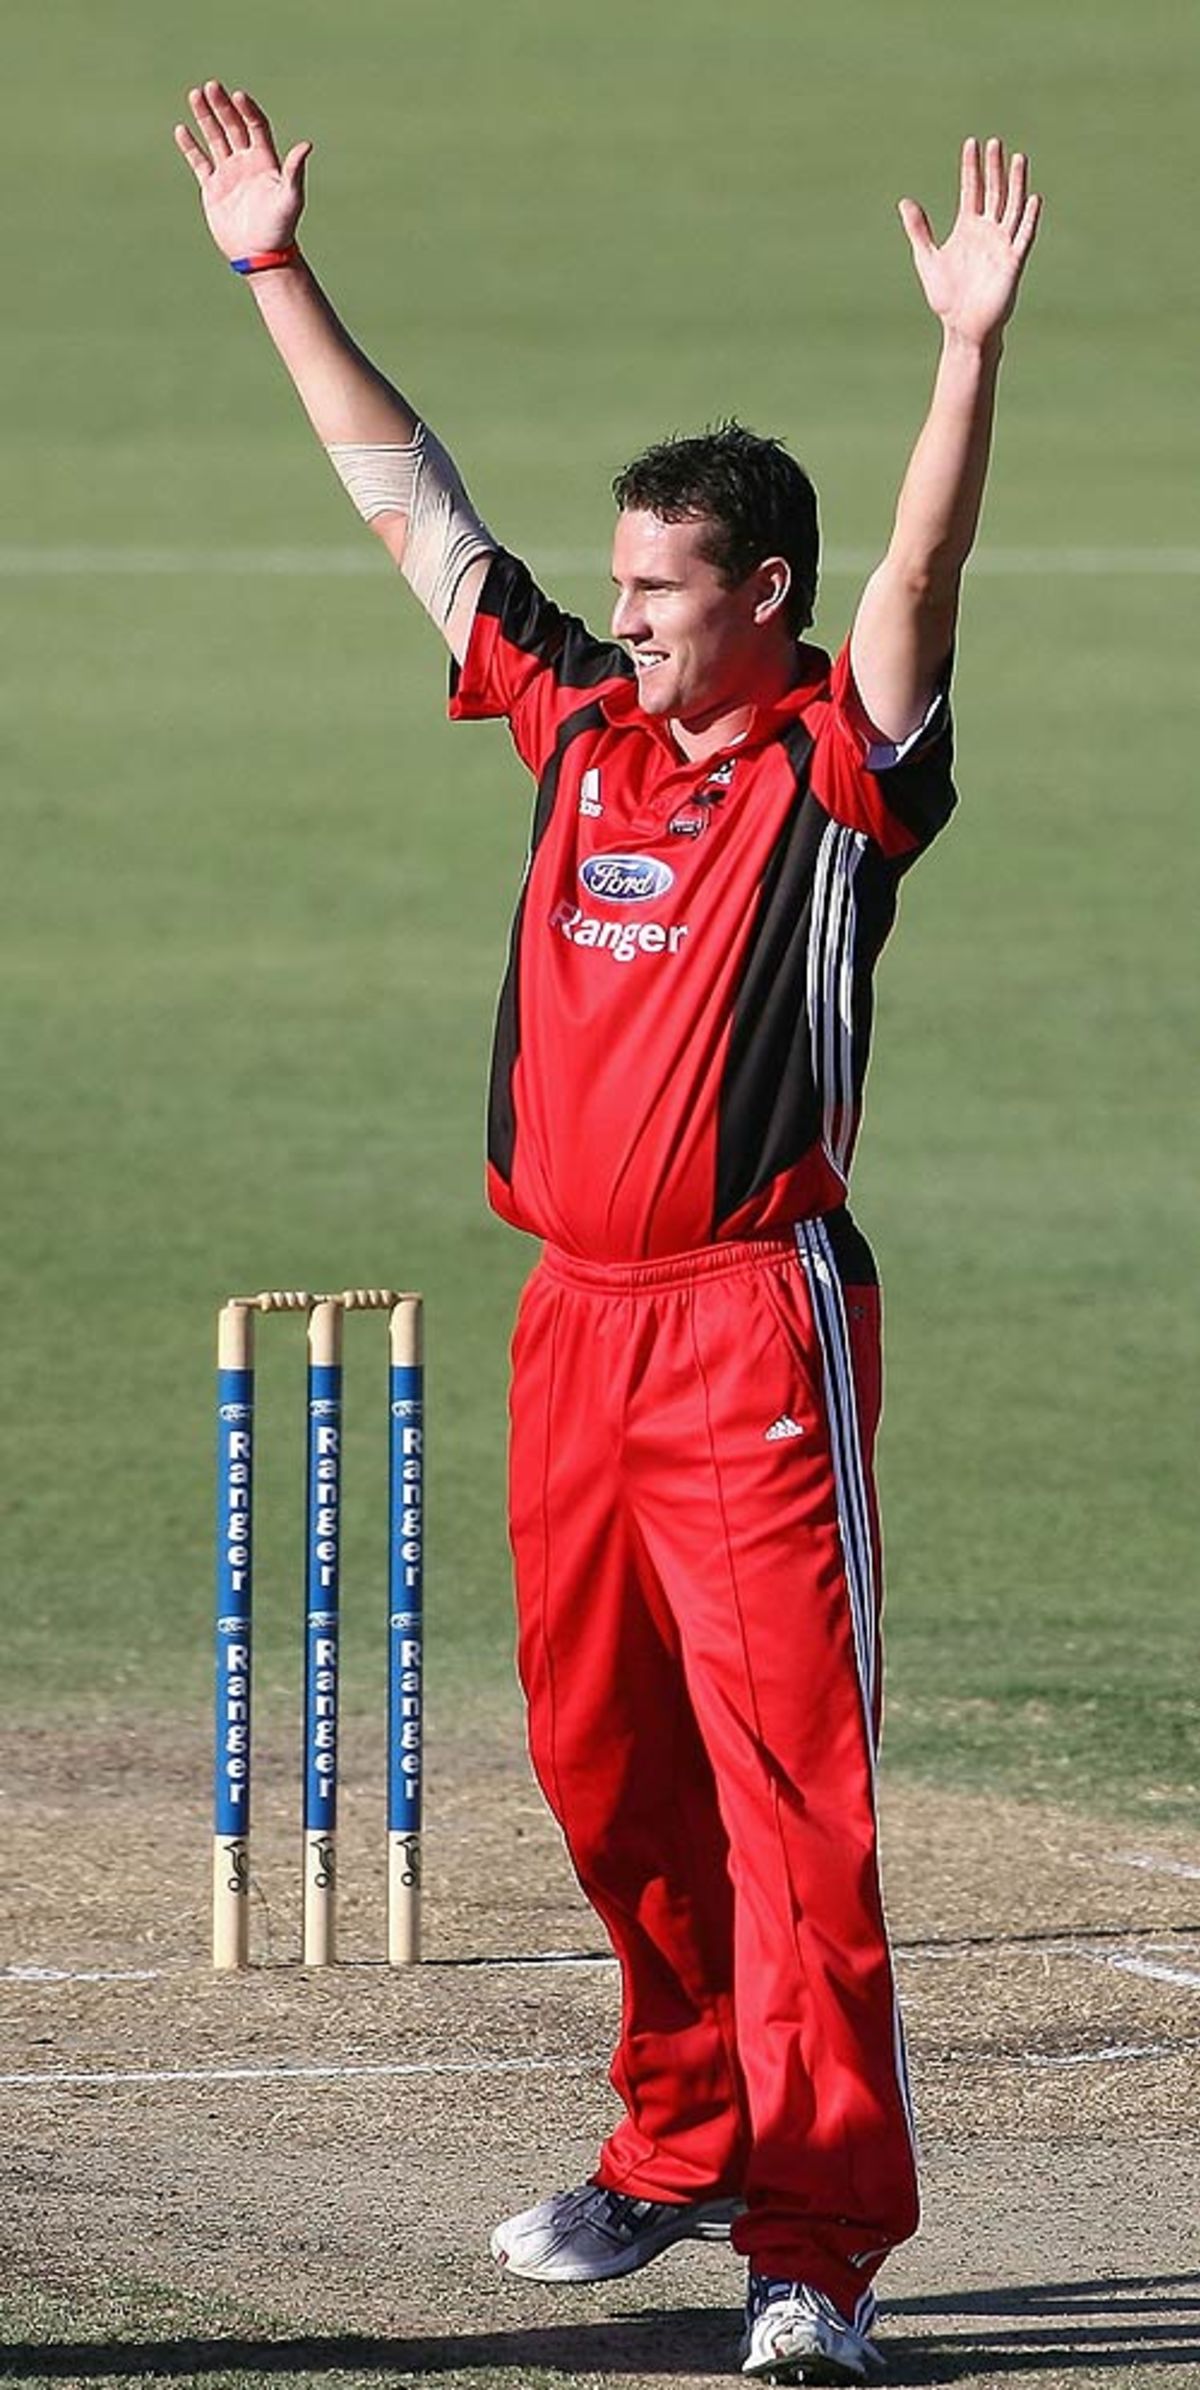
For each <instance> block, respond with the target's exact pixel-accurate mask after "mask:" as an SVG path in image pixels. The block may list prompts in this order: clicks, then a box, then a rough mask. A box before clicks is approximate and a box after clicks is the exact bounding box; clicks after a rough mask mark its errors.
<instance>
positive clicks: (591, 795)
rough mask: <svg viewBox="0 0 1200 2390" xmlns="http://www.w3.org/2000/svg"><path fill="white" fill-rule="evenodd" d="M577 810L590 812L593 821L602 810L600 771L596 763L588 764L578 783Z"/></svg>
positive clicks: (597, 818)
mask: <svg viewBox="0 0 1200 2390" xmlns="http://www.w3.org/2000/svg"><path fill="white" fill-rule="evenodd" d="M579 810H580V812H581V813H586V814H590V816H591V818H592V820H593V821H598V820H599V818H600V815H601V814H602V813H603V811H604V807H603V805H602V803H601V801H600V772H599V768H598V766H597V765H596V764H590V765H589V766H588V769H587V771H586V772H585V773H584V775H583V778H582V780H581V781H580V783H579Z"/></svg>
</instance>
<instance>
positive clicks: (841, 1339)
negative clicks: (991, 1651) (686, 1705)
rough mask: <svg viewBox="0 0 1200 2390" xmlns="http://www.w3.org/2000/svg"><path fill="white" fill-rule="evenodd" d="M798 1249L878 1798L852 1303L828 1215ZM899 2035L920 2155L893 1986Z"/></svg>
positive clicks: (871, 1590) (804, 1231) (800, 1239)
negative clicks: (817, 1351) (819, 1372)
mask: <svg viewBox="0 0 1200 2390" xmlns="http://www.w3.org/2000/svg"><path fill="white" fill-rule="evenodd" d="M796 1249H797V1251H798V1253H799V1256H800V1262H801V1267H802V1268H803V1271H804V1275H805V1280H806V1282H807V1285H808V1293H809V1301H810V1303H811V1304H812V1313H813V1319H814V1321H815V1323H816V1330H817V1336H818V1339H819V1342H820V1346H821V1364H822V1369H823V1372H824V1379H825V1409H826V1414H827V1416H828V1419H829V1442H830V1450H831V1453H832V1456H833V1481H834V1495H835V1499H836V1502H837V1514H838V1531H839V1534H840V1536H841V1543H842V1555H843V1559H844V1562H845V1571H846V1590H847V1594H848V1597H849V1602H850V1619H851V1625H852V1628H853V1632H854V1651H855V1658H856V1661H857V1664H858V1683H859V1692H860V1694H861V1697H862V1705H863V1727H864V1732H865V1737H866V1746H867V1757H868V1764H869V1767H870V1771H871V1791H872V1799H874V1790H875V1757H876V1753H875V1706H876V1705H875V1691H876V1677H877V1671H878V1664H879V1636H878V1603H877V1588H876V1583H875V1546H874V1541H873V1538H872V1535H871V1509H870V1502H869V1498H868V1493H867V1476H866V1468H865V1465H864V1461H863V1449H862V1436H861V1432H860V1428H859V1419H858V1402H857V1399H856V1393H855V1385H854V1360H853V1354H852V1351H851V1346H850V1330H849V1327H848V1326H847V1322H846V1306H845V1303H844V1301H843V1299H842V1282H841V1279H840V1277H839V1276H838V1270H837V1264H836V1262H835V1260H834V1256H833V1247H832V1245H831V1244H830V1242H829V1233H828V1230H827V1229H826V1228H825V1226H824V1223H823V1222H822V1221H820V1220H798V1221H797V1223H796ZM892 2035H893V2053H894V2058H895V2067H896V2081H897V2084H898V2086H899V2090H900V2098H901V2101H902V2104H903V2107H904V2115H905V2120H906V2122H907V2125H908V2133H909V2139H910V2141H911V2143H912V2147H913V2154H914V2156H915V2154H916V2147H917V2128H916V2118H915V2116H914V2114H913V2104H912V2090H911V2086H910V2084H909V2077H908V2057H907V2053H906V2050H905V2046H904V2024H903V2020H902V2018H901V2015H900V2007H899V2003H898V2001H897V2000H896V1998H895V1995H894V1993H893V1997H892Z"/></svg>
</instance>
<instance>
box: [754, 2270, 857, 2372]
mask: <svg viewBox="0 0 1200 2390" xmlns="http://www.w3.org/2000/svg"><path fill="white" fill-rule="evenodd" d="M876 2313H877V2310H876V2306H875V2296H874V2293H873V2291H869V2290H868V2291H864V2293H863V2295H862V2297H861V2299H860V2300H859V2302H858V2305H857V2307H856V2308H855V2310H854V2321H853V2323H848V2322H847V2321H846V2318H845V2316H844V2315H842V2314H841V2313H840V2312H839V2310H838V2309H837V2308H836V2307H835V2306H834V2304H833V2301H832V2299H827V2298H826V2296H825V2294H824V2292H823V2291H820V2290H813V2289H812V2288H811V2286H810V2285H809V2284H808V2283H807V2282H777V2281H775V2280H774V2279H773V2278H772V2276H771V2275H769V2274H751V2276H750V2293H749V2297H748V2298H747V2300H746V2333H745V2338H744V2340H743V2341H742V2346H741V2352H740V2353H741V2359H742V2372H743V2373H744V2374H748V2375H749V2376H750V2379H751V2380H752V2381H755V2382H865V2381H867V2380H868V2379H869V2377H870V2376H871V2374H873V2373H881V2372H882V2371H883V2359H882V2357H881V2356H880V2354H879V2351H878V2349H877V2348H876V2346H875V2344H874V2341H873V2340H872V2339H871V2338H870V2337H869V2335H870V2332H871V2328H872V2325H873V2324H874V2322H875V2316H876Z"/></svg>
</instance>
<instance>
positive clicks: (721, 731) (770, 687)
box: [670, 639, 798, 763]
mask: <svg viewBox="0 0 1200 2390" xmlns="http://www.w3.org/2000/svg"><path fill="white" fill-rule="evenodd" d="M797 678H798V651H797V646H796V642H795V641H794V640H790V639H789V640H788V642H787V645H786V647H781V648H780V650H779V652H778V654H777V655H774V656H773V657H772V658H771V661H770V663H769V665H767V666H766V667H765V669H764V670H762V671H761V672H759V673H758V674H757V675H756V677H755V683H754V686H753V688H752V689H750V690H748V691H747V692H746V694H745V695H743V696H741V697H740V698H739V699H738V702H737V703H736V704H734V703H732V702H731V701H729V700H726V702H725V703H724V704H721V705H715V706H713V707H711V708H710V710H709V711H708V712H704V713H695V714H689V715H688V716H687V717H686V719H685V718H683V717H681V716H680V715H677V714H672V715H671V717H670V732H671V737H672V738H673V739H674V741H675V745H676V746H677V747H678V749H679V752H680V754H681V755H683V756H685V757H686V759H687V761H688V762H689V763H705V762H706V761H707V759H708V757H709V756H710V755H716V754H718V753H719V752H720V750H721V748H722V747H733V746H736V744H737V742H738V740H739V739H744V738H745V736H746V732H747V731H748V730H749V728H750V724H751V722H752V721H753V719H754V716H755V713H756V712H757V710H758V708H759V707H760V706H766V705H775V704H777V703H778V701H779V699H780V698H781V697H784V696H786V694H787V691H788V690H789V689H790V688H793V687H794V686H795V683H796V680H797Z"/></svg>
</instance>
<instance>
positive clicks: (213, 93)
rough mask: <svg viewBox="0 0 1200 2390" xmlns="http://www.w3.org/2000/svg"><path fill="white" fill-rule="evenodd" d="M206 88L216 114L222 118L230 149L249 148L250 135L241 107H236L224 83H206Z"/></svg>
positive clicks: (221, 121) (222, 126)
mask: <svg viewBox="0 0 1200 2390" xmlns="http://www.w3.org/2000/svg"><path fill="white" fill-rule="evenodd" d="M204 90H205V95H206V97H207V99H208V101H209V104H210V106H211V107H212V109H213V112H214V114H215V115H216V116H217V117H218V118H219V120H220V125H221V130H222V132H223V133H224V135H225V139H226V141H227V142H228V144H229V148H230V150H231V151H233V150H235V149H249V147H250V135H249V133H248V132H247V130H246V127H245V125H244V124H243V123H242V112H241V109H240V108H235V107H234V104H233V101H232V100H231V99H230V97H229V93H228V92H227V91H226V89H225V86H224V84H223V83H206V84H205V86H204Z"/></svg>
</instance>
